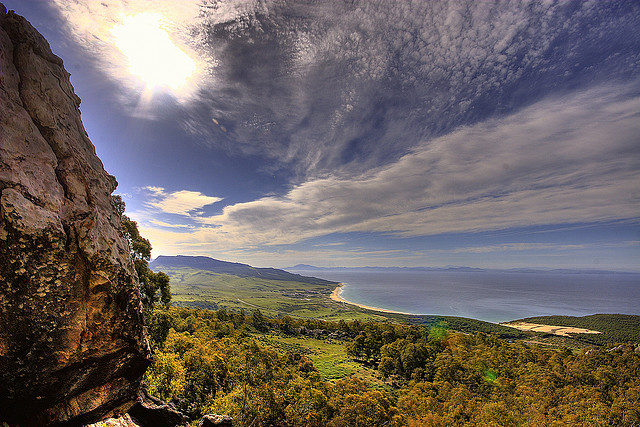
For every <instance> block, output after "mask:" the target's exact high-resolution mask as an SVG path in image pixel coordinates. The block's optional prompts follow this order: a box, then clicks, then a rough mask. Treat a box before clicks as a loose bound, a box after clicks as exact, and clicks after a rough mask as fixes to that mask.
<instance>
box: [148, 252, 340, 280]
mask: <svg viewBox="0 0 640 427" xmlns="http://www.w3.org/2000/svg"><path fill="white" fill-rule="evenodd" d="M149 266H150V267H151V269H153V270H155V271H158V270H163V271H164V270H165V269H168V268H183V267H184V268H193V269H195V270H202V271H209V272H212V273H218V274H231V275H234V276H239V277H255V278H257V279H267V280H285V281H293V282H303V283H309V284H313V285H331V286H334V287H335V285H337V283H336V282H332V281H330V280H324V279H318V278H317V277H309V276H302V275H300V274H294V273H289V272H288V271H284V270H279V269H277V268H258V267H252V266H250V265H247V264H241V263H238V262H227V261H220V260H217V259H214V258H210V257H206V256H185V255H178V256H163V255H161V256H159V257H158V258H156V259H154V260H153V261H152V262H151V263H150V264H149Z"/></svg>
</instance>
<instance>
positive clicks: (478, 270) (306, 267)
mask: <svg viewBox="0 0 640 427" xmlns="http://www.w3.org/2000/svg"><path fill="white" fill-rule="evenodd" d="M284 270H287V271H305V272H310V271H318V272H321V271H345V272H347V271H352V272H356V271H362V272H367V271H368V272H376V271H378V272H390V273H391V272H423V271H451V272H473V273H482V272H494V273H495V272H504V273H557V274H585V273H588V274H638V273H637V272H625V271H610V270H589V269H584V270H579V269H567V268H555V269H551V268H549V269H543V268H540V269H535V268H509V269H487V268H476V267H458V266H447V267H316V266H315V265H309V264H297V265H294V266H293V267H286V268H285V269H284Z"/></svg>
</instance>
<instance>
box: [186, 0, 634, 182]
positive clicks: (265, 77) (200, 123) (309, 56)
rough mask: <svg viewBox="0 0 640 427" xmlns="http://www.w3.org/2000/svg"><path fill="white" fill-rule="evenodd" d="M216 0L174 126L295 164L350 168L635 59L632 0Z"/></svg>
mask: <svg viewBox="0 0 640 427" xmlns="http://www.w3.org/2000/svg"><path fill="white" fill-rule="evenodd" d="M228 8H229V4H228V3H225V2H210V3H208V4H205V5H203V6H202V7H201V17H200V19H199V21H198V23H197V25H195V26H194V27H193V28H192V29H191V30H192V36H193V39H194V40H195V41H196V42H197V44H198V46H199V48H200V49H201V52H202V53H203V55H204V56H208V57H209V58H212V66H211V68H210V74H211V75H210V78H211V81H210V83H208V85H207V87H206V88H205V89H203V90H202V91H201V92H200V97H199V100H198V102H197V103H195V104H193V106H194V107H193V108H192V109H191V111H190V112H189V117H190V119H189V120H187V122H186V124H185V125H186V126H187V128H188V129H189V130H191V131H193V132H196V133H198V134H200V135H201V136H202V138H203V141H204V142H206V143H208V144H214V145H220V146H224V147H226V148H228V149H230V150H234V151H236V152H240V153H251V154H258V155H264V156H268V157H269V158H271V159H272V160H273V162H274V164H277V165H279V166H288V167H295V168H296V169H297V171H298V173H299V174H301V175H303V176H305V175H307V173H310V174H312V175H314V174H315V175H321V174H323V173H324V172H326V171H329V170H332V171H333V172H334V173H336V172H337V171H340V170H341V171H342V173H347V171H348V173H358V172H361V171H363V170H365V169H366V168H368V167H372V166H377V165H380V164H382V163H386V162H389V161H393V160H397V159H398V158H399V157H400V156H401V155H402V154H405V153H406V152H407V150H409V149H410V148H411V147H414V146H415V145H416V144H417V143H419V142H421V141H425V140H428V139H429V138H433V137H436V136H440V135H443V134H446V133H447V132H450V131H452V130H454V129H455V128H457V127H459V126H461V125H472V124H474V123H476V122H478V121H480V120H483V119H486V118H488V117H491V116H494V115H496V114H497V115H504V114H509V113H512V112H513V111H515V110H517V109H519V108H522V107H524V106H526V105H530V104H532V103H533V102H535V101H538V100H540V99H542V98H544V97H545V96H547V95H549V94H554V95H558V93H562V92H565V93H566V92H570V91H572V90H575V89H578V88H581V87H584V86H586V85H594V84H597V83H598V82H602V81H609V80H625V79H629V78H632V77H633V76H637V75H638V71H639V67H640V65H639V64H640V59H639V58H640V51H639V50H638V49H637V47H638V46H639V45H640V35H639V34H640V32H638V31H637V28H640V22H639V19H638V16H639V15H640V13H639V11H640V3H638V2H631V1H628V2H623V1H618V2H597V1H593V2H583V1H579V2H578V1H564V2H559V3H555V2H523V1H515V2H460V1H450V2H446V1H438V2H435V1H420V2H389V1H380V2H372V1H362V2H358V1H354V2H351V1H350V2H338V1H331V2H299V1H297V2H290V1H282V2H249V3H245V4H243V5H242V7H237V8H235V9H234V13H231V14H230V13H228ZM223 11H224V12H225V13H221V12H223ZM221 16H223V17H224V18H225V19H224V20H222V21H221ZM214 119H215V120H214ZM216 122H217V123H216Z"/></svg>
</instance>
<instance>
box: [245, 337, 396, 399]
mask: <svg viewBox="0 0 640 427" xmlns="http://www.w3.org/2000/svg"><path fill="white" fill-rule="evenodd" d="M253 338H254V339H255V340H256V341H258V342H260V344H262V345H264V346H267V347H272V348H274V349H275V350H277V351H280V352H286V351H289V352H292V353H299V354H302V355H304V356H306V357H308V358H309V359H311V360H312V361H313V365H314V366H315V367H316V368H317V369H318V371H319V372H320V375H322V379H323V380H325V381H334V380H339V379H341V378H344V377H347V376H349V375H356V376H357V377H358V378H360V379H364V380H366V381H368V382H370V383H371V384H374V385H377V386H379V387H386V384H385V381H384V380H383V379H382V377H381V376H380V374H379V373H378V372H377V371H376V370H375V369H373V368H369V367H366V366H364V365H362V364H360V363H357V362H355V361H354V360H353V359H352V358H350V357H349V356H347V351H346V347H345V343H346V342H348V341H349V340H347V341H345V340H342V339H332V338H326V337H323V338H313V337H309V336H285V335H280V334H273V333H268V334H255V335H254V336H253Z"/></svg>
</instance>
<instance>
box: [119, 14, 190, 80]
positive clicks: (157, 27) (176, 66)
mask: <svg viewBox="0 0 640 427" xmlns="http://www.w3.org/2000/svg"><path fill="white" fill-rule="evenodd" d="M111 34H112V35H113V36H114V37H115V45H116V47H117V48H118V49H119V50H120V51H121V52H122V53H123V54H124V55H125V56H126V57H127V60H128V63H129V71H130V72H131V74H133V75H134V76H136V77H137V78H138V79H140V80H141V81H142V82H143V83H144V84H145V86H146V88H147V89H157V88H169V89H171V90H173V91H174V92H175V91H178V90H179V89H181V88H182V87H183V86H184V85H185V84H186V83H187V82H188V81H189V79H190V78H191V77H192V76H193V75H194V73H195V71H196V68H197V67H196V62H195V61H194V60H193V59H192V58H191V57H190V56H189V55H188V54H187V53H185V52H184V51H183V50H182V49H180V48H179V47H178V46H176V45H175V43H174V42H173V41H172V40H171V38H169V33H168V32H167V31H166V30H165V29H164V28H163V17H162V15H160V14H159V13H140V14H137V15H133V16H126V17H124V19H123V20H122V23H121V24H118V25H116V26H114V27H113V28H112V29H111Z"/></svg>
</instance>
